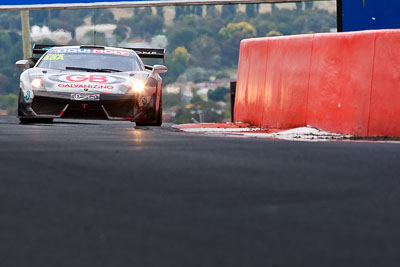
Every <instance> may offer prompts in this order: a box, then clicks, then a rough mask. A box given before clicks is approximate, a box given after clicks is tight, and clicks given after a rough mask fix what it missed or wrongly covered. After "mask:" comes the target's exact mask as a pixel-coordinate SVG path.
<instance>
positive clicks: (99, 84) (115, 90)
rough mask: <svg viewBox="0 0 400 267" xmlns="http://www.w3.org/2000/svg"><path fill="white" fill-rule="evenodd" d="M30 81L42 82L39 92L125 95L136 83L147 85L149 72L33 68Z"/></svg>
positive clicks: (29, 73) (30, 70) (30, 71)
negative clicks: (37, 80)
mask: <svg viewBox="0 0 400 267" xmlns="http://www.w3.org/2000/svg"><path fill="white" fill-rule="evenodd" d="M28 75H29V78H30V81H32V80H34V79H39V80H41V84H42V86H41V88H39V90H45V91H56V92H74V93H75V92H76V93H84V92H89V93H90V92H92V93H106V94H125V93H127V92H128V91H129V90H131V88H132V85H133V83H134V82H136V81H141V82H142V83H144V84H145V83H146V80H147V78H148V76H149V73H148V72H144V71H130V72H112V73H104V72H86V71H71V70H53V69H41V68H33V69H29V70H28Z"/></svg>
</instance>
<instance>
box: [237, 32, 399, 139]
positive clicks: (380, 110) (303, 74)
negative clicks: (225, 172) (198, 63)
mask: <svg viewBox="0 0 400 267" xmlns="http://www.w3.org/2000/svg"><path fill="white" fill-rule="evenodd" d="M399 43H400V30H390V31H365V32H352V33H335V34H313V35H297V36H288V37H273V38H256V39H247V40H243V41H242V42H241V45H240V56H239V68H238V82H237V89H236V101H235V114H234V120H235V121H236V122H239V121H240V122H249V123H252V124H254V125H257V126H262V127H266V128H293V127H300V126H305V125H311V126H313V127H316V128H320V129H323V130H327V131H331V132H338V133H345V134H354V135H357V136H400V67H399V66H400V50H399V49H398V44H399Z"/></svg>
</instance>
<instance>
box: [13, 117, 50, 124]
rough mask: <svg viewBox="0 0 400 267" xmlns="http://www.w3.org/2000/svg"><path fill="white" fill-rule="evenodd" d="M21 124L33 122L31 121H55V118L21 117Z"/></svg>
mask: <svg viewBox="0 0 400 267" xmlns="http://www.w3.org/2000/svg"><path fill="white" fill-rule="evenodd" d="M19 122H20V123H21V124H31V123H48V124H51V123H53V118H19Z"/></svg>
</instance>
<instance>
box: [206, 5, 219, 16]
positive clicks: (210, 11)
mask: <svg viewBox="0 0 400 267" xmlns="http://www.w3.org/2000/svg"><path fill="white" fill-rule="evenodd" d="M206 13H207V14H206V15H207V16H208V17H212V18H216V17H217V16H219V13H218V11H217V9H216V8H215V5H207V6H206Z"/></svg>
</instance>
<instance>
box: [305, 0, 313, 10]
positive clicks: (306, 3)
mask: <svg viewBox="0 0 400 267" xmlns="http://www.w3.org/2000/svg"><path fill="white" fill-rule="evenodd" d="M305 6H306V10H311V9H313V7H314V2H312V1H309V2H305Z"/></svg>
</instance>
